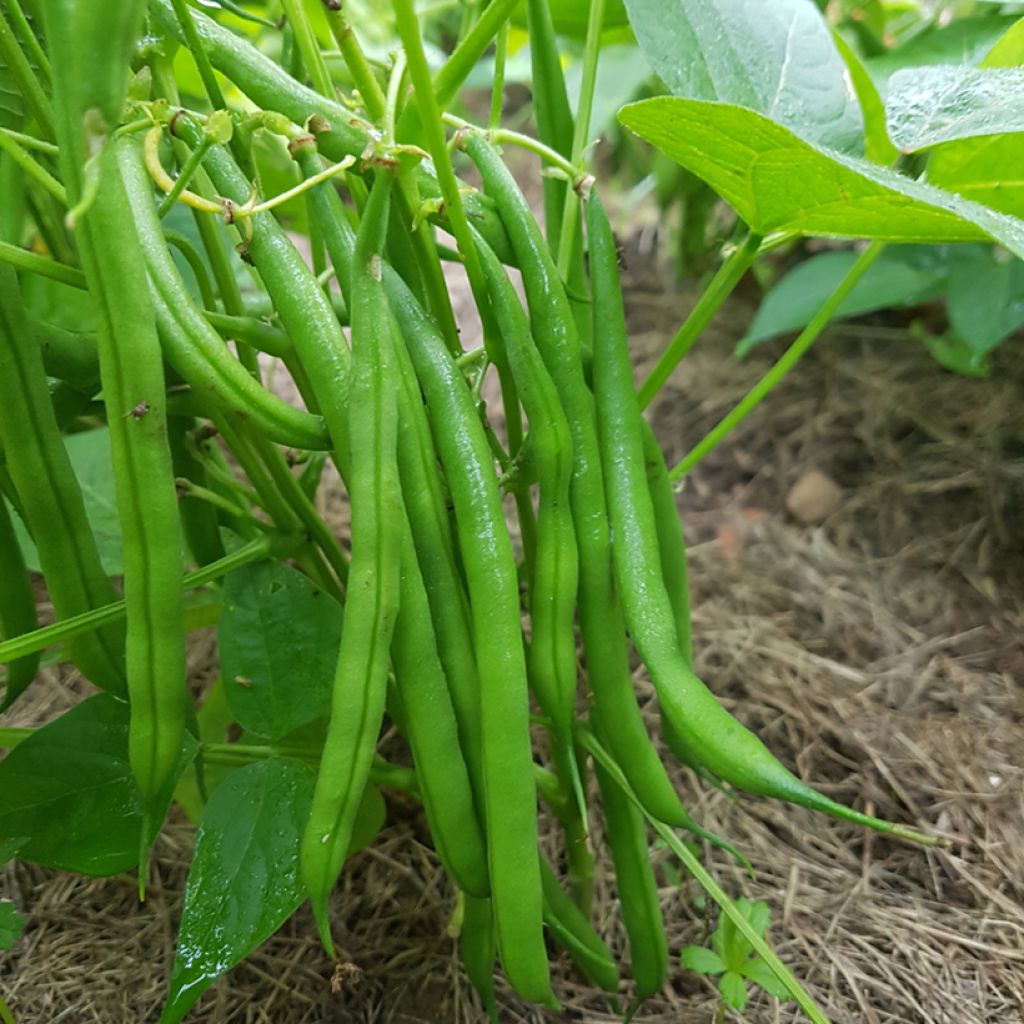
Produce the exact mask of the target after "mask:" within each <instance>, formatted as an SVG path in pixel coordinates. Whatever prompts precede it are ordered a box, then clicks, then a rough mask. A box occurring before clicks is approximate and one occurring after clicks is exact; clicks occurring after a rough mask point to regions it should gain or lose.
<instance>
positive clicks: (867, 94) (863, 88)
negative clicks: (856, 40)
mask: <svg viewBox="0 0 1024 1024" xmlns="http://www.w3.org/2000/svg"><path fill="white" fill-rule="evenodd" d="M832 38H833V39H834V40H835V44H836V49H838V50H839V55H840V56H841V57H842V58H843V61H844V62H845V63H846V70H847V71H849V73H850V81H851V82H852V83H853V89H854V92H856V94H857V100H858V101H859V103H860V109H861V115H862V116H863V118H864V155H865V156H866V157H867V158H868V159H869V160H873V161H874V162H875V163H876V164H884V165H888V164H892V163H895V161H896V159H897V158H898V157H899V155H900V154H899V150H898V149H897V148H896V147H895V146H894V145H893V144H892V140H891V139H890V138H889V132H888V129H887V128H886V126H885V104H884V103H882V97H881V96H879V95H878V90H877V89H876V88H875V83H874V82H873V81H872V80H871V76H870V75H869V74H868V72H867V68H865V67H864V64H863V62H862V61H861V59H860V57H858V56H857V54H856V53H855V52H854V49H853V47H852V46H850V44H849V43H848V42H847V41H846V40H845V39H844V38H843V37H842V36H841V35H840V34H839V33H838V32H833V33H832Z"/></svg>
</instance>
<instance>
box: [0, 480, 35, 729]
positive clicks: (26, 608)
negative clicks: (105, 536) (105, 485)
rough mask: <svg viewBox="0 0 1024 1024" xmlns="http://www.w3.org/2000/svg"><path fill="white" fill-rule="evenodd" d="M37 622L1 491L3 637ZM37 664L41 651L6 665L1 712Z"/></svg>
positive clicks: (0, 636) (22, 688) (0, 620)
mask: <svg viewBox="0 0 1024 1024" xmlns="http://www.w3.org/2000/svg"><path fill="white" fill-rule="evenodd" d="M38 625H39V618H38V616H37V615H36V598H35V594H34V593H33V591H32V581H31V580H30V579H29V575H28V571H27V570H26V568H25V559H24V558H23V557H22V554H21V547H20V545H19V544H18V538H17V536H16V535H15V533H14V524H13V523H12V522H11V514H10V513H9V512H8V511H7V502H6V501H4V499H3V495H0V639H3V640H9V639H10V638H11V637H14V636H21V634H22V633H30V632H31V631H32V630H33V629H36V628H37V627H38ZM38 668H39V655H38V654H30V655H28V656H27V657H24V658H19V659H18V660H17V661H12V662H11V663H10V664H9V665H8V666H7V690H6V692H5V694H4V699H3V702H2V703H0V712H2V711H6V710H7V709H8V708H9V707H10V706H11V705H12V704H13V703H14V702H15V701H16V700H17V699H18V697H19V696H21V694H22V693H24V692H25V688H26V687H27V686H28V684H29V683H31V682H32V680H33V679H34V678H35V675H36V671H37V670H38Z"/></svg>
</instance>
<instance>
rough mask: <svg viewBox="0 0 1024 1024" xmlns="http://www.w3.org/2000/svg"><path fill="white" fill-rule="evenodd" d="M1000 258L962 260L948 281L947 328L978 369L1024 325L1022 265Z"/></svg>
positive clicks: (987, 254)
mask: <svg viewBox="0 0 1024 1024" xmlns="http://www.w3.org/2000/svg"><path fill="white" fill-rule="evenodd" d="M1000 256H1001V254H999V253H997V252H993V251H992V250H987V251H983V252H980V253H978V254H976V258H974V259H971V260H967V259H965V260H962V261H961V262H960V264H959V265H958V267H957V272H956V273H954V274H952V275H951V278H950V284H949V295H948V297H947V300H946V304H947V309H948V312H949V323H950V327H952V329H953V331H954V333H955V334H956V335H957V336H958V337H959V338H960V339H961V340H963V342H964V343H965V344H966V345H967V347H968V348H969V349H970V350H971V353H972V355H973V358H972V359H971V364H972V365H973V366H974V367H975V368H976V369H978V370H982V369H983V368H984V367H985V366H986V362H987V357H988V354H989V353H990V352H991V351H992V349H994V348H995V347H996V346H997V345H998V344H999V343H1000V342H1001V341H1003V340H1004V339H1005V338H1007V337H1008V336H1009V335H1010V334H1012V333H1013V332H1014V331H1015V330H1017V328H1019V327H1020V326H1021V325H1022V324H1024V263H1021V262H1020V261H1019V260H1008V259H1006V258H1005V257H1003V258H1000Z"/></svg>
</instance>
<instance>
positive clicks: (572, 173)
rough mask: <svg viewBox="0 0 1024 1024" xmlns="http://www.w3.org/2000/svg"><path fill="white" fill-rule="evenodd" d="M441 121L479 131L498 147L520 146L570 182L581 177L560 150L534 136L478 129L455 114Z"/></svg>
mask: <svg viewBox="0 0 1024 1024" xmlns="http://www.w3.org/2000/svg"><path fill="white" fill-rule="evenodd" d="M441 120H442V121H443V122H444V123H445V124H447V125H451V126H452V127H453V128H461V129H463V130H466V131H478V132H480V133H481V134H483V135H486V136H487V138H488V139H490V141H491V142H493V143H494V144H495V145H497V146H500V145H503V144H504V143H508V144H509V145H511V146H518V147H519V148H520V149H526V150H529V151H530V152H531V153H535V154H536V155H537V156H539V157H540V158H541V159H542V160H545V161H546V162H547V163H549V164H551V166H552V167H557V168H558V170H560V171H561V172H562V173H563V174H564V175H565V176H566V178H568V179H569V181H570V182H576V181H577V180H578V179H579V177H580V173H579V169H578V168H577V167H576V165H575V164H573V163H572V161H571V160H568V159H566V158H565V157H564V156H562V154H561V153H559V152H558V150H555V149H552V148H551V147H550V146H546V145H545V144H544V143H543V142H541V141H540V140H539V139H535V138H533V136H532V135H524V134H523V133H522V132H514V131H512V130H511V129H510V128H496V129H494V130H492V131H487V130H486V129H483V128H478V127H477V126H476V125H475V124H473V123H472V122H470V121H467V120H466V119H465V118H462V117H457V116H456V115H455V114H442V115H441Z"/></svg>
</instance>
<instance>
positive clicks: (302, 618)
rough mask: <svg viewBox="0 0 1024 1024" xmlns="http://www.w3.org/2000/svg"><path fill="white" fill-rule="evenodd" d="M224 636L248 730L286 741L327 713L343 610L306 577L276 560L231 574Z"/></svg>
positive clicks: (224, 653) (231, 693) (234, 705)
mask: <svg viewBox="0 0 1024 1024" xmlns="http://www.w3.org/2000/svg"><path fill="white" fill-rule="evenodd" d="M217 640H218V643H219V646H220V660H221V672H222V674H223V677H224V687H225V691H226V693H227V698H228V705H229V706H230V708H231V711H232V713H233V714H234V716H235V719H236V720H237V721H238V723H239V724H240V725H241V726H242V727H243V728H244V729H247V730H248V731H249V732H253V733H256V734H257V735H260V736H267V737H269V738H270V739H280V738H281V737H282V736H285V735H287V734H288V733H290V732H293V731H294V730H295V729H297V728H299V726H301V725H305V724H306V723H307V722H312V721H313V720H314V719H316V718H319V717H320V716H322V715H325V714H326V713H327V711H328V709H329V707H330V699H331V686H332V683H333V680H334V669H335V665H336V663H337V660H338V644H339V642H340V640H341V608H340V607H339V605H338V603H337V601H335V600H334V598H333V597H331V596H330V595H329V594H327V593H325V592H324V591H322V590H321V589H320V588H319V587H316V586H314V584H313V583H312V582H310V580H309V578H308V577H307V576H303V575H302V574H301V573H298V572H296V571H295V570H294V569H289V568H288V567H287V566H284V565H281V564H280V563H279V562H272V561H266V562H258V563H255V564H253V565H247V566H245V567H243V568H241V569H236V570H235V571H234V572H231V573H229V574H228V575H227V576H226V577H225V579H224V611H223V612H222V614H221V618H220V622H219V624H218V626H217Z"/></svg>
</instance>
